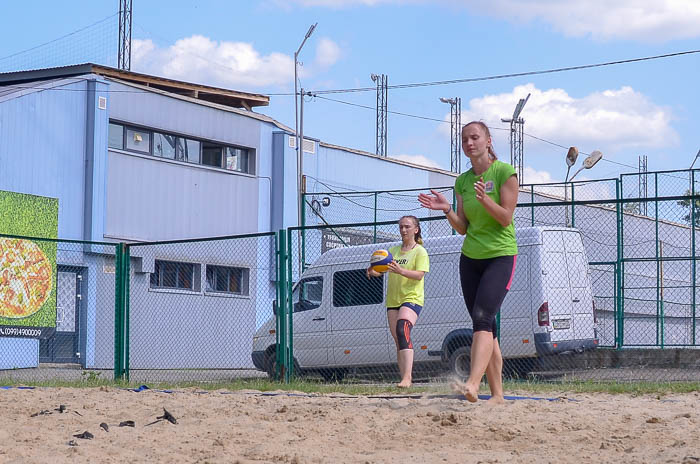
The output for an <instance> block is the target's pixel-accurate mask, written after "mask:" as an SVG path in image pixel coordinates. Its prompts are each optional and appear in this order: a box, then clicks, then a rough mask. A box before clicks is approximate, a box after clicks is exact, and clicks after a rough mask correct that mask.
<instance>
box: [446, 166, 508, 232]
mask: <svg viewBox="0 0 700 464" xmlns="http://www.w3.org/2000/svg"><path fill="white" fill-rule="evenodd" d="M485 190H486V186H485V184H484V181H483V180H481V179H480V180H479V182H477V183H476V184H474V191H475V192H476V199H477V200H479V203H481V204H482V205H483V206H484V209H485V210H486V211H487V212H488V213H489V214H490V215H491V217H493V218H494V219H495V220H496V221H498V223H499V224H501V225H502V226H503V227H508V226H509V225H510V223H511V222H513V213H514V212H515V205H516V204H517V203H518V178H517V177H515V176H514V175H513V176H510V177H509V178H508V180H506V181H505V183H504V184H503V185H502V186H501V202H500V204H498V203H496V202H495V201H493V199H492V198H491V197H489V196H488V195H486V192H485ZM450 223H451V222H450Z"/></svg>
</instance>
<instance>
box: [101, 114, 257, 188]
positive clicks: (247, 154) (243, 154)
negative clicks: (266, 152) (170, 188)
mask: <svg viewBox="0 0 700 464" xmlns="http://www.w3.org/2000/svg"><path fill="white" fill-rule="evenodd" d="M112 125H114V126H120V127H121V128H122V146H121V148H119V147H112V146H110V145H109V126H112ZM129 131H132V132H141V133H144V134H148V138H149V143H148V150H137V149H134V148H129V147H127V133H128V132H129ZM156 134H160V135H162V136H171V137H175V138H176V139H178V140H180V139H181V140H184V143H185V144H187V141H188V140H189V141H192V142H197V144H198V145H199V150H198V157H197V160H196V161H191V160H190V159H180V158H179V157H178V149H177V146H178V141H176V143H175V153H174V157H172V158H169V157H164V156H160V155H157V154H156V153H155V147H154V143H155V135H156ZM205 145H208V146H210V147H211V148H214V147H217V148H219V150H220V164H219V165H213V164H206V163H204V162H203V160H204V147H205ZM107 149H108V150H119V151H121V152H125V153H130V154H137V155H144V156H148V157H149V158H155V159H158V160H167V161H176V162H179V163H185V164H187V165H190V166H192V165H195V166H202V167H206V168H214V169H219V170H222V171H226V172H235V173H240V174H246V175H250V176H257V173H256V171H257V163H256V155H255V154H256V149H255V148H252V147H243V146H240V145H233V144H230V143H223V142H219V141H216V140H209V139H203V138H199V137H191V136H187V135H182V134H178V133H174V132H169V131H165V130H161V129H156V128H149V127H144V126H137V125H132V124H129V123H126V122H122V121H119V120H112V119H110V120H109V121H108V130H107ZM229 149H232V150H235V151H236V153H237V156H238V158H239V159H243V158H245V160H246V163H245V164H246V166H245V167H246V170H245V171H244V170H242V169H240V168H239V166H240V164H241V163H240V162H238V163H236V164H237V166H236V169H229V168H228V163H227V154H228V152H229Z"/></svg>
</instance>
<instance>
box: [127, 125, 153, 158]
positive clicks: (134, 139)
mask: <svg viewBox="0 0 700 464" xmlns="http://www.w3.org/2000/svg"><path fill="white" fill-rule="evenodd" d="M126 149H127V150H133V151H138V152H141V153H150V152H151V133H150V132H149V131H145V130H139V129H133V128H131V127H127V129H126Z"/></svg>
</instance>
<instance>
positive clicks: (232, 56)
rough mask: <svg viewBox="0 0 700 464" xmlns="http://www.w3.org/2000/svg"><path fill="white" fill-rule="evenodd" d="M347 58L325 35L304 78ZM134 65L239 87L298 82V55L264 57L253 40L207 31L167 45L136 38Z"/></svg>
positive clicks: (303, 70) (303, 72) (302, 71)
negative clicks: (222, 36)
mask: <svg viewBox="0 0 700 464" xmlns="http://www.w3.org/2000/svg"><path fill="white" fill-rule="evenodd" d="M340 56H341V50H340V47H338V45H337V44H336V43H335V42H333V41H332V40H330V39H328V38H321V39H320V40H319V42H318V45H317V47H316V56H315V59H314V61H313V62H312V63H311V65H310V66H307V67H305V68H304V67H300V68H299V72H300V74H301V75H302V76H306V77H308V76H310V75H313V74H315V73H318V72H323V71H325V70H327V69H328V68H330V67H331V66H332V65H333V64H335V63H336V62H337V61H338V59H339V58H340ZM132 64H133V69H134V70H135V71H139V72H145V73H149V74H155V75H160V76H165V77H169V78H172V79H180V80H185V81H189V82H199V83H204V84H209V85H219V86H225V87H235V88H241V87H243V88H259V87H269V86H282V85H288V84H291V83H293V82H294V58H293V57H292V56H289V55H285V54H283V53H276V52H273V53H270V54H268V55H261V54H260V52H258V51H257V50H256V49H255V47H254V46H253V44H251V43H248V42H228V41H221V42H217V41H214V40H211V39H209V38H208V37H204V36H202V35H193V36H191V37H187V38H184V39H180V40H178V41H177V42H175V43H174V44H173V45H171V46H170V47H167V48H160V47H157V46H156V45H155V44H154V43H153V42H152V41H151V40H134V41H133V42H132Z"/></svg>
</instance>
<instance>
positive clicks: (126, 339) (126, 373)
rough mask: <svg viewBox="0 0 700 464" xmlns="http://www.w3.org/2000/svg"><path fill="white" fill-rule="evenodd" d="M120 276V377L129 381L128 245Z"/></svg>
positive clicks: (125, 249)
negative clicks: (121, 350)
mask: <svg viewBox="0 0 700 464" xmlns="http://www.w3.org/2000/svg"><path fill="white" fill-rule="evenodd" d="M122 258H123V259H122V261H123V264H122V269H123V270H122V275H123V276H124V292H123V295H124V303H123V304H122V311H123V314H124V316H123V320H124V359H123V362H124V368H123V369H124V370H123V372H122V376H123V378H124V379H125V380H127V381H128V380H129V318H130V315H129V295H130V288H131V249H130V248H129V245H125V246H124V253H123V254H122Z"/></svg>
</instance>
